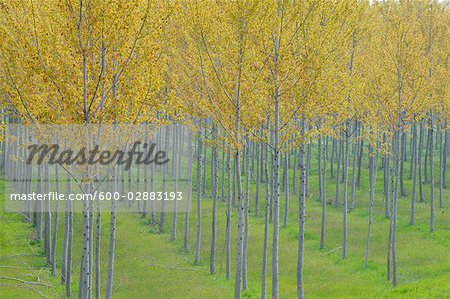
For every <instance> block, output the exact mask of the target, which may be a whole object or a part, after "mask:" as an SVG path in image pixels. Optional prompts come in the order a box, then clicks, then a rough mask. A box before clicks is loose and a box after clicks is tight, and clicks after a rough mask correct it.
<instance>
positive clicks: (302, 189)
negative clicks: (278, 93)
mask: <svg viewBox="0 0 450 299" xmlns="http://www.w3.org/2000/svg"><path fill="white" fill-rule="evenodd" d="M302 123H303V124H302V127H303V128H302V132H303V133H304V119H303V120H302ZM299 159H300V196H299V208H298V214H299V215H298V216H299V222H298V226H299V227H298V230H299V232H298V252H297V298H298V299H303V298H304V288H303V256H304V246H305V200H306V178H305V176H306V173H305V165H304V144H301V145H300V157H299ZM338 177H339V176H338Z"/></svg>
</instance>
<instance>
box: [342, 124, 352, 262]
mask: <svg viewBox="0 0 450 299" xmlns="http://www.w3.org/2000/svg"><path fill="white" fill-rule="evenodd" d="M349 129H350V122H349V121H348V120H347V124H346V130H349ZM345 134H346V136H345V153H344V154H345V156H344V174H345V177H344V198H343V201H342V208H343V209H342V213H343V238H342V258H346V257H347V236H348V225H347V216H348V215H347V213H348V208H347V194H348V190H347V189H348V162H349V153H350V152H349V139H350V137H349V132H348V131H347V132H346V133H345Z"/></svg>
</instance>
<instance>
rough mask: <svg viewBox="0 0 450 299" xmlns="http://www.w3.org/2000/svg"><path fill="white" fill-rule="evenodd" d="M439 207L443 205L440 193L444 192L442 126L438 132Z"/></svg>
mask: <svg viewBox="0 0 450 299" xmlns="http://www.w3.org/2000/svg"><path fill="white" fill-rule="evenodd" d="M438 136H439V208H441V209H442V208H443V207H444V201H443V199H442V193H443V192H444V190H443V189H444V152H445V148H444V147H443V146H444V142H443V139H444V137H443V136H445V128H443V130H442V132H439V134H438Z"/></svg>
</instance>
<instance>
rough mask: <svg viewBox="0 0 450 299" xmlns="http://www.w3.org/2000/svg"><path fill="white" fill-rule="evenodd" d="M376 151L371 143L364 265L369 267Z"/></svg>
mask: <svg viewBox="0 0 450 299" xmlns="http://www.w3.org/2000/svg"><path fill="white" fill-rule="evenodd" d="M373 155H374V152H373V148H372V147H371V146H370V145H369V182H370V200H369V225H368V228H367V239H366V256H365V260H364V267H365V268H366V269H367V268H368V267H369V248H370V232H371V229H372V218H373V217H372V213H373V201H374V195H375V175H374V162H373V160H374V157H373Z"/></svg>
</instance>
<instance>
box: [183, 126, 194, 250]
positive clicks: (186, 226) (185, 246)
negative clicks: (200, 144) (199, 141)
mask: <svg viewBox="0 0 450 299" xmlns="http://www.w3.org/2000/svg"><path fill="white" fill-rule="evenodd" d="M187 146H188V191H187V192H188V194H187V199H186V214H185V217H184V244H183V249H184V252H187V251H188V250H189V215H190V210H191V197H192V163H193V162H192V160H193V156H192V152H193V151H192V146H193V145H192V134H191V133H190V132H189V135H188V143H187Z"/></svg>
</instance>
